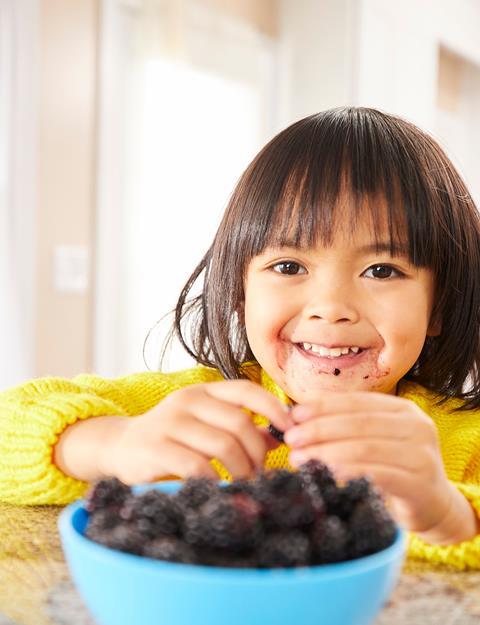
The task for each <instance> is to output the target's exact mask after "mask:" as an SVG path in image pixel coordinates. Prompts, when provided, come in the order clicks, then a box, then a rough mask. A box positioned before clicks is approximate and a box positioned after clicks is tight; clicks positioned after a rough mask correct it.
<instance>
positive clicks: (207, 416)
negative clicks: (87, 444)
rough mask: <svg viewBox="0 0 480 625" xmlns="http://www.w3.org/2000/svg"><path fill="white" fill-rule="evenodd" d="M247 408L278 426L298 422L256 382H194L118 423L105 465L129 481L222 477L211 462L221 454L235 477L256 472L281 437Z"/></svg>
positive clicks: (105, 454) (107, 447)
mask: <svg viewBox="0 0 480 625" xmlns="http://www.w3.org/2000/svg"><path fill="white" fill-rule="evenodd" d="M245 408H246V409H247V410H249V411H251V412H253V413H256V414H261V415H265V416H266V417H267V418H268V419H269V420H270V422H271V423H272V424H273V425H274V426H275V427H276V428H277V429H278V430H281V431H285V430H286V429H288V428H289V427H291V426H292V425H293V421H292V419H291V417H290V416H289V414H288V410H287V409H286V407H285V405H284V404H282V403H281V402H280V400H279V399H277V398H276V397H274V396H273V395H272V394H271V393H269V392H268V391H266V390H265V389H264V388H262V387H261V386H260V385H258V384H255V383H254V382H251V381H249V380H224V381H221V382H208V383H205V384H193V385H191V386H186V387H184V388H182V389H179V390H178V391H174V392H173V393H171V394H170V395H168V396H167V397H166V398H165V399H163V400H162V401H161V402H160V403H159V404H157V406H155V407H154V408H152V409H151V410H149V411H148V412H146V413H145V414H144V415H141V416H139V417H133V418H132V417H127V418H124V419H122V420H121V421H118V422H117V423H115V427H114V428H113V430H112V434H111V436H109V437H108V438H107V440H106V444H105V448H104V450H103V454H102V458H101V459H99V464H100V467H99V468H100V470H101V472H102V474H103V475H105V476H115V477H117V478H118V479H120V480H121V481H122V482H124V483H125V484H129V485H131V484H136V483H147V482H154V481H157V480H160V479H162V478H165V477H167V476H170V475H172V476H178V477H180V478H187V477H201V476H202V477H211V478H213V479H219V476H218V474H217V472H216V471H215V469H214V468H213V466H212V465H211V464H210V460H211V459H212V458H217V459H218V460H219V461H220V462H221V463H222V464H223V465H224V466H225V468H226V469H227V470H228V471H229V472H230V473H231V474H232V476H233V478H234V479H238V478H242V477H251V476H253V474H254V472H255V470H257V469H261V468H263V465H264V460H265V454H266V453H267V451H269V449H273V448H275V447H277V446H278V441H276V440H275V439H273V437H271V436H270V434H269V433H268V430H267V429H261V428H259V427H257V426H255V425H254V423H253V420H252V417H251V414H249V413H248V412H247V411H245Z"/></svg>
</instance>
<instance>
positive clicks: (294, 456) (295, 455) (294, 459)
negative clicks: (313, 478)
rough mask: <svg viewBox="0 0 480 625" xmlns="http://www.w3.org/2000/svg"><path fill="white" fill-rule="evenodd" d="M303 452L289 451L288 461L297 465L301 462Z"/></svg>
mask: <svg viewBox="0 0 480 625" xmlns="http://www.w3.org/2000/svg"><path fill="white" fill-rule="evenodd" d="M303 459H304V456H303V453H302V452H300V451H291V452H290V456H289V460H290V463H291V464H293V466H295V467H298V466H300V465H301V464H303Z"/></svg>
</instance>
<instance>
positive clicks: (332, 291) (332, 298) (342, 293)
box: [304, 285, 360, 323]
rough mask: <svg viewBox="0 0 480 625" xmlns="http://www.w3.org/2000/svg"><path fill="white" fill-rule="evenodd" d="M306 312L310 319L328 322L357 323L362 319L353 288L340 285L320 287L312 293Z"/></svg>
mask: <svg viewBox="0 0 480 625" xmlns="http://www.w3.org/2000/svg"><path fill="white" fill-rule="evenodd" d="M304 314H305V316H306V317H307V318H309V319H322V320H323V321H325V322H327V323H340V322H343V323H356V322H357V321H358V320H359V319H360V314H359V309H358V302H355V298H354V294H353V291H352V289H351V288H347V287H346V286H344V287H340V286H339V285H334V286H330V287H327V286H321V287H319V288H318V289H317V290H316V291H315V293H314V294H311V296H310V298H309V300H308V302H307V303H306V305H305V307H304Z"/></svg>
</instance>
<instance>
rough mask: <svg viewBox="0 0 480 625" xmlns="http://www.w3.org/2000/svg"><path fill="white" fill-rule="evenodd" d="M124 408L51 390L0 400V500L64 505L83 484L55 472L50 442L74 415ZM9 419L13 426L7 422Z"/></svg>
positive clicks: (93, 397) (115, 412)
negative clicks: (38, 395)
mask: <svg viewBox="0 0 480 625" xmlns="http://www.w3.org/2000/svg"><path fill="white" fill-rule="evenodd" d="M108 415H111V416H113V415H118V416H124V415H125V411H124V409H122V408H121V407H120V406H118V405H117V404H115V403H114V402H112V401H110V400H107V399H104V398H100V397H98V396H96V395H94V394H89V393H78V392H65V391H62V392H51V393H48V394H45V395H44V396H41V397H36V398H34V399H33V398H30V399H29V398H23V400H22V401H21V402H19V401H18V400H17V401H9V400H8V398H7V399H4V400H3V401H0V499H1V500H2V501H5V502H8V503H14V504H26V505H32V504H67V503H70V502H71V501H74V500H75V499H78V498H79V497H82V496H83V495H84V494H85V491H86V489H87V488H88V483H86V482H82V481H79V480H75V479H73V478H71V477H68V476H66V475H65V474H64V473H63V472H62V471H60V470H59V469H58V468H57V467H56V466H55V465H54V464H53V460H52V454H53V446H54V445H55V443H56V442H57V441H58V438H59V436H60V434H61V433H62V432H63V431H64V430H65V428H66V427H67V426H68V425H71V424H73V423H75V422H76V421H78V420H79V419H87V418H90V417H99V416H108ZM12 423H13V424H14V427H12Z"/></svg>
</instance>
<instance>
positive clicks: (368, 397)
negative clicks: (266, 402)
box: [291, 391, 411, 423]
mask: <svg viewBox="0 0 480 625" xmlns="http://www.w3.org/2000/svg"><path fill="white" fill-rule="evenodd" d="M410 403H411V402H410V400H408V399H404V398H403V397H396V396H394V395H389V394H388V393H375V392H372V391H357V392H350V393H334V392H332V391H322V396H321V397H319V399H318V400H317V401H315V402H308V403H305V404H297V405H295V406H293V407H292V410H291V418H292V419H293V420H294V421H295V422H296V423H301V422H302V421H305V420H308V419H311V418H312V417H315V416H322V415H325V414H331V413H334V414H335V413H345V412H350V413H351V412H369V411H370V412H371V411H373V410H384V411H388V412H401V411H403V410H405V405H406V404H410Z"/></svg>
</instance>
